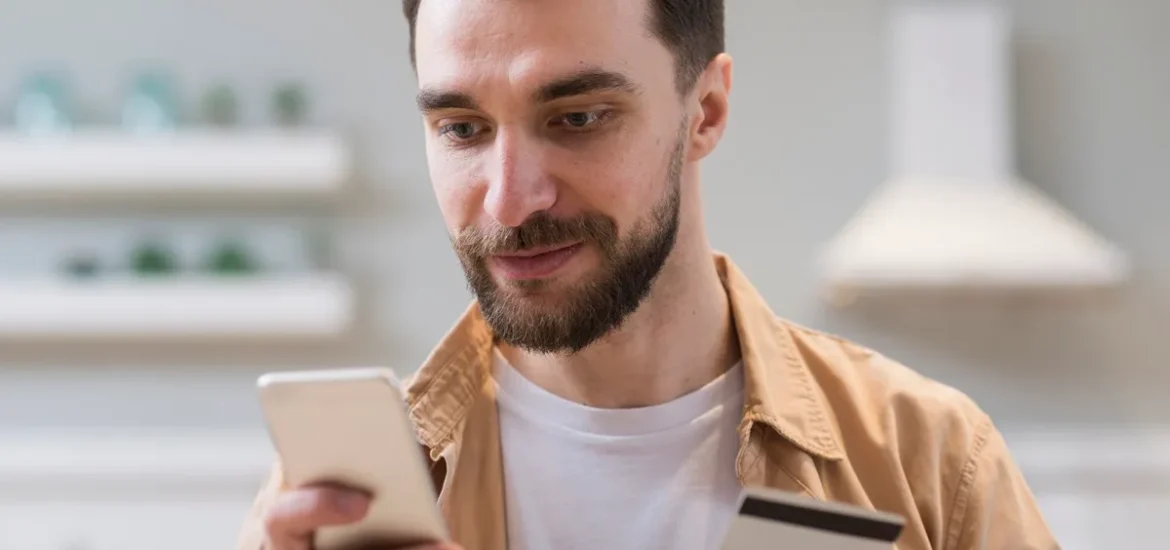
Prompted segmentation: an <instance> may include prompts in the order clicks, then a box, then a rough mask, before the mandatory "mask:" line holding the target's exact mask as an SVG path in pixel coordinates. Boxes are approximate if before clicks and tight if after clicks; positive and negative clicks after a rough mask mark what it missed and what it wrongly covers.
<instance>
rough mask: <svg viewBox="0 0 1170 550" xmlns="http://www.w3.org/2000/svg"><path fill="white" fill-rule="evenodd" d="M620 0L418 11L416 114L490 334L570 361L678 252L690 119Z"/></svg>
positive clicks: (645, 33)
mask: <svg viewBox="0 0 1170 550" xmlns="http://www.w3.org/2000/svg"><path fill="white" fill-rule="evenodd" d="M647 10H648V7H647V3H646V2H645V1H644V0H643V1H637V2H631V1H630V0H424V1H423V2H422V7H421V9H420V12H419V16H418V22H417V35H416V36H417V39H416V51H417V66H418V79H419V87H420V93H419V104H420V108H421V109H422V111H423V114H424V119H425V127H426V135H427V158H428V162H429V166H430V173H431V180H432V183H433V185H434V188H435V193H436V195H437V197H438V199H439V205H440V209H441V210H442V213H443V216H444V218H445V220H446V223H447V227H448V230H449V231H450V233H451V236H452V241H453V243H454V246H455V251H456V253H457V255H458V256H459V259H460V262H461V263H462V265H463V269H464V271H465V272H466V275H467V280H468V283H469V286H470V287H471V289H472V290H473V291H474V292H475V294H476V296H477V298H478V300H479V303H480V308H481V310H482V311H483V313H484V317H485V318H486V320H487V321H488V323H489V324H490V325H491V326H492V328H493V330H494V331H495V332H496V335H497V337H499V338H500V339H501V340H502V341H504V342H506V343H509V344H511V345H514V346H517V347H520V348H524V349H528V350H531V351H537V352H576V351H579V350H581V349H583V348H585V347H587V346H588V345H589V344H591V343H593V342H594V341H596V340H597V339H598V338H600V337H602V336H604V335H605V334H607V333H608V332H610V331H611V330H613V329H614V328H616V327H618V326H619V325H620V324H621V322H622V321H623V320H624V319H625V318H626V317H627V316H628V315H629V314H630V313H632V312H633V311H635V310H636V309H637V307H638V305H639V304H640V302H641V301H642V300H643V299H644V298H645V297H646V296H647V294H648V293H649V290H650V287H651V285H652V283H653V281H654V279H655V277H656V276H657V275H658V273H659V272H660V271H661V269H662V267H663V264H664V263H665V261H666V259H667V257H668V256H669V254H670V252H671V250H672V248H673V246H674V242H675V236H676V233H677V231H678V227H679V219H678V218H679V207H680V202H681V200H682V197H681V194H682V191H681V189H680V183H681V178H682V167H683V162H684V158H685V154H686V144H687V130H688V124H687V120H686V116H685V112H684V110H683V106H682V102H681V101H680V98H679V96H678V94H677V91H676V87H675V70H674V67H675V64H674V58H673V56H672V55H671V53H670V52H669V51H668V50H667V49H666V48H665V47H664V46H663V45H662V44H661V42H659V41H658V40H657V39H656V38H654V37H653V35H652V34H651V33H650V31H649V29H648V28H647V26H646V25H647V21H648V16H649V14H648V11H647Z"/></svg>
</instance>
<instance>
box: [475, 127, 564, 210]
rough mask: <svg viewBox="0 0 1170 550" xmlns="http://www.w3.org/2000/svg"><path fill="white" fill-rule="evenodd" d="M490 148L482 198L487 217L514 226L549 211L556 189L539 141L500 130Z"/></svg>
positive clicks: (555, 196) (518, 132)
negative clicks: (485, 183) (487, 175)
mask: <svg viewBox="0 0 1170 550" xmlns="http://www.w3.org/2000/svg"><path fill="white" fill-rule="evenodd" d="M494 148H495V150H494V154H493V158H492V160H491V161H490V162H491V163H492V166H491V168H490V169H489V170H488V172H489V174H490V175H489V177H488V190H487V194H486V195H485V197H484V209H485V210H486V211H487V213H488V215H489V216H491V217H492V218H495V220H496V222H497V223H499V224H500V225H502V226H504V227H518V226H520V224H522V223H524V220H527V219H528V218H529V216H531V215H533V214H535V213H537V212H541V211H545V210H549V209H550V208H552V206H553V204H555V203H556V201H557V186H556V184H555V182H554V181H553V179H552V178H551V177H550V175H549V171H548V170H547V169H546V167H545V160H546V159H545V157H544V154H543V152H542V150H541V146H540V144H539V142H538V141H537V140H536V139H535V138H533V137H530V136H526V135H524V133H523V132H520V131H508V130H503V129H501V130H500V132H499V133H498V134H497V137H496V140H495V143H494Z"/></svg>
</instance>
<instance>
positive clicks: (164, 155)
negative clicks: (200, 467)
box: [0, 128, 352, 202]
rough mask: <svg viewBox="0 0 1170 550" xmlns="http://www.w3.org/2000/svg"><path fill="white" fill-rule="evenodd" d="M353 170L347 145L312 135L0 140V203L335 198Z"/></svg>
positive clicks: (113, 133)
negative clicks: (116, 198) (128, 198)
mask: <svg viewBox="0 0 1170 550" xmlns="http://www.w3.org/2000/svg"><path fill="white" fill-rule="evenodd" d="M351 171H352V158H351V153H350V151H349V148H348V146H347V144H346V142H345V140H344V139H342V137H341V136H340V135H338V134H335V133H332V132H325V131H316V130H288V131H286V130H226V129H225V130H216V129H192V130H181V131H177V132H173V133H167V134H157V135H135V134H129V133H125V132H120V131H118V130H112V129H101V128H91V129H79V130H76V131H74V132H72V133H69V134H64V135H60V136H45V137H34V136H26V135H21V134H17V133H11V132H8V133H0V202H2V201H5V200H12V199H28V198H33V199H42V198H44V199H78V198H97V197H101V196H119V197H121V196H133V197H140V196H149V197H180V196H199V197H204V196H213V197H219V196H225V197H234V196H240V195H259V196H273V195H293V196H300V195H310V196H320V195H332V194H335V193H337V192H339V191H340V190H341V188H342V187H343V186H344V184H345V183H346V181H347V180H348V179H349V178H350V175H351Z"/></svg>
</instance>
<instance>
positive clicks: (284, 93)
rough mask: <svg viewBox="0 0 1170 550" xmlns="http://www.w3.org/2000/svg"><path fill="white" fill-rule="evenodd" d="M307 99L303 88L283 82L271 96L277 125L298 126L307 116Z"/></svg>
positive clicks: (293, 83) (292, 83) (296, 84)
mask: <svg viewBox="0 0 1170 550" xmlns="http://www.w3.org/2000/svg"><path fill="white" fill-rule="evenodd" d="M308 110H309V98H308V95H307V94H306V92H305V89H304V87H303V86H301V85H300V84H298V83H295V82H285V83H282V84H280V85H278V86H277V87H276V90H275V91H274V92H273V94H272V111H273V115H274V116H275V117H276V121H277V123H278V124H280V125H282V126H299V125H301V124H304V123H305V119H306V117H307V116H308Z"/></svg>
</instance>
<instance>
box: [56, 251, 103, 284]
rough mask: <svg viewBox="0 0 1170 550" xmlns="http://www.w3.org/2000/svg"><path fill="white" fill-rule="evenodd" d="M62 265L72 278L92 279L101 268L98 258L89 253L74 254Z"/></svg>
mask: <svg viewBox="0 0 1170 550" xmlns="http://www.w3.org/2000/svg"><path fill="white" fill-rule="evenodd" d="M64 267H65V272H66V273H67V274H68V275H69V276H70V277H72V278H74V279H92V278H93V277H94V276H96V275H97V273H98V271H100V269H101V265H100V264H99V262H98V259H97V258H96V257H94V256H93V255H90V254H75V255H73V256H71V257H69V258H67V259H66V260H65V266H64Z"/></svg>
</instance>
